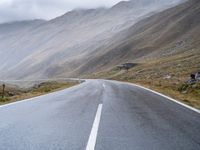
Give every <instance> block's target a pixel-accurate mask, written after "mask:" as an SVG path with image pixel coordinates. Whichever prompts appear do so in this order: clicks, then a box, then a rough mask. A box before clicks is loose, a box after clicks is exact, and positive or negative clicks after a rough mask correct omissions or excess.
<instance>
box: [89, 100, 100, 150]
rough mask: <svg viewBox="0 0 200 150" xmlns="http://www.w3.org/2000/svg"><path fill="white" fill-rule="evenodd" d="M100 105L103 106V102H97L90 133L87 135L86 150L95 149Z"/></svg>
mask: <svg viewBox="0 0 200 150" xmlns="http://www.w3.org/2000/svg"><path fill="white" fill-rule="evenodd" d="M102 107H103V104H99V106H98V109H97V113H96V117H95V120H94V123H93V126H92V130H91V133H90V137H89V140H88V143H87V147H86V150H94V149H95V145H96V140H97V133H98V129H99V124H100V119H101V112H102Z"/></svg>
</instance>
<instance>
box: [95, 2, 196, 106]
mask: <svg viewBox="0 0 200 150" xmlns="http://www.w3.org/2000/svg"><path fill="white" fill-rule="evenodd" d="M199 15H200V1H199V0H189V1H187V2H186V3H184V4H181V5H179V6H176V7H174V8H170V9H169V10H166V11H164V12H161V13H158V14H156V15H153V16H151V17H149V18H147V19H144V20H142V21H140V22H139V23H137V24H136V25H135V26H133V27H132V28H130V29H129V30H128V31H127V34H128V36H126V38H125V40H123V41H122V43H120V42H118V43H119V45H118V46H116V47H114V48H112V50H111V51H110V52H109V53H107V54H105V56H106V57H109V54H110V55H111V56H112V57H114V58H115V59H116V60H120V63H121V64H122V63H124V61H129V62H134V63H138V65H137V66H136V67H134V68H133V69H131V70H130V71H129V72H126V71H119V70H117V69H116V68H115V67H114V66H113V67H112V68H113V69H107V70H106V71H102V72H99V73H96V74H93V75H92V77H93V78H106V79H114V80H120V81H128V82H133V83H138V84H141V85H144V86H146V87H149V88H151V89H154V90H156V91H159V92H161V93H164V94H166V95H169V96H171V97H173V98H176V99H180V100H181V101H182V102H185V103H187V104H189V105H191V106H194V107H196V108H199V109H200V88H199V84H197V85H195V86H191V87H187V89H185V90H181V91H180V87H182V86H183V85H184V83H185V82H186V81H187V80H188V79H189V78H190V74H191V73H196V72H197V71H200V36H199V35H200V18H199ZM115 53H116V54H117V55H116V56H115V55H113V54H115ZM120 54H121V55H120ZM127 58H128V59H127ZM109 62H110V63H111V64H112V59H110V60H109Z"/></svg>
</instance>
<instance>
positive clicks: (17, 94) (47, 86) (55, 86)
mask: <svg viewBox="0 0 200 150" xmlns="http://www.w3.org/2000/svg"><path fill="white" fill-rule="evenodd" d="M77 84H78V82H44V83H41V84H39V85H37V86H34V87H32V88H29V89H22V88H19V87H16V86H14V87H13V86H12V87H11V86H8V87H6V91H5V93H6V95H5V98H2V97H0V105H1V104H6V103H11V102H15V101H19V100H23V99H28V98H32V97H36V96H40V95H44V94H48V93H51V92H55V91H58V90H62V89H66V88H69V87H72V86H74V85H77ZM9 93H12V94H13V95H12V96H9ZM0 95H2V91H0Z"/></svg>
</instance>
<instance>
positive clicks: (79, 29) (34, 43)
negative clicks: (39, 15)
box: [0, 0, 182, 79]
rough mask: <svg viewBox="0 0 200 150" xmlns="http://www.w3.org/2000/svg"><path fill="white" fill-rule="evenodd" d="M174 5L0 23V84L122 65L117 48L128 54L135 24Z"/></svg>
mask: <svg viewBox="0 0 200 150" xmlns="http://www.w3.org/2000/svg"><path fill="white" fill-rule="evenodd" d="M180 2H182V1H180V0H169V1H165V0H140V1H137V0H131V1H122V2H120V3H118V4H116V5H115V6H113V7H112V8H109V9H107V8H98V9H77V10H73V11H70V12H67V13H66V14H64V15H63V16H60V17H57V18H55V19H52V20H49V21H44V20H32V21H21V22H12V23H5V24H0V56H1V59H0V64H1V65H0V79H25V78H26V79H38V78H52V77H77V76H82V75H84V74H87V73H90V72H92V71H96V70H98V69H100V68H107V67H110V66H111V65H116V64H118V63H120V61H122V60H123V59H122V58H121V57H123V56H121V53H120V54H119V55H116V53H117V54H118V50H117V49H119V48H121V51H122V53H124V50H126V49H129V46H127V45H126V44H125V43H127V41H126V40H128V41H129V39H132V37H131V36H132V35H135V34H136V33H137V32H139V31H141V30H142V29H143V28H142V27H140V26H137V25H136V26H134V25H135V24H136V23H138V22H139V21H141V20H143V19H145V18H148V17H150V16H152V15H154V14H156V13H159V12H162V11H163V10H165V9H168V8H170V7H173V6H175V5H178V4H179V3H180ZM159 19H162V18H158V20H156V21H160V20H159ZM144 24H145V23H144ZM144 24H142V26H143V27H144ZM148 27H149V28H151V26H148ZM134 28H136V29H137V30H136V29H134ZM139 29H140V30H139ZM133 31H134V32H133ZM130 33H132V34H131V35H130ZM141 38H143V37H141ZM122 41H123V42H122ZM135 42H137V40H136V41H135ZM120 44H121V45H120ZM123 46H125V47H123ZM131 49H132V48H131ZM150 52H153V50H151V51H150ZM124 54H127V53H124ZM130 54H131V55H130V56H133V57H132V59H134V58H138V57H135V55H134V52H133V51H132V53H130ZM110 55H112V56H115V55H116V58H115V57H112V59H111V58H110V57H109V56H110ZM141 57H143V56H142V55H141ZM107 58H109V59H110V61H112V63H110V64H109V63H108V62H107V61H105V60H106V59H107ZM119 58H121V59H120V61H116V59H119ZM128 59H131V57H127V58H126V59H124V60H123V61H125V60H128ZM94 60H95V61H94Z"/></svg>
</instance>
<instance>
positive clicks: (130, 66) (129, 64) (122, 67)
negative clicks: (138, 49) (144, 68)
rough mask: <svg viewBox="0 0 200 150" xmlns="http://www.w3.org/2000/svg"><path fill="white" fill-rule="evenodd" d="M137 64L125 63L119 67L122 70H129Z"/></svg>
mask: <svg viewBox="0 0 200 150" xmlns="http://www.w3.org/2000/svg"><path fill="white" fill-rule="evenodd" d="M136 65H137V64H135V63H125V64H122V65H119V66H117V68H118V69H120V70H127V71H128V70H129V69H131V68H133V67H135V66H136Z"/></svg>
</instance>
